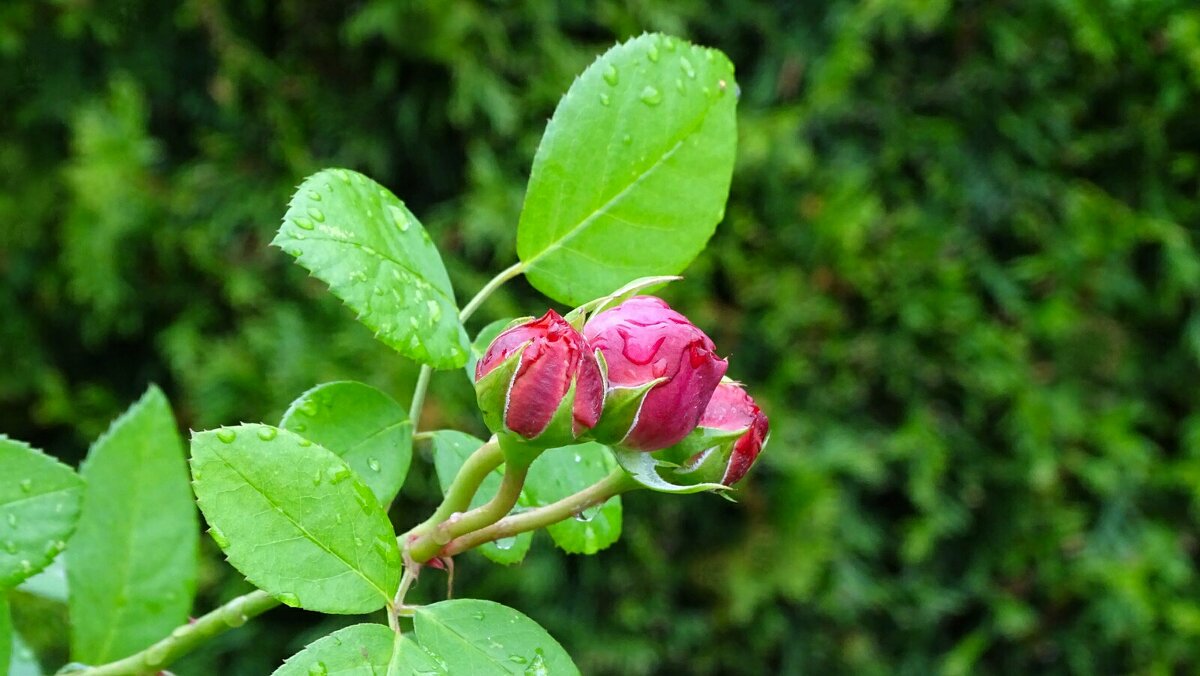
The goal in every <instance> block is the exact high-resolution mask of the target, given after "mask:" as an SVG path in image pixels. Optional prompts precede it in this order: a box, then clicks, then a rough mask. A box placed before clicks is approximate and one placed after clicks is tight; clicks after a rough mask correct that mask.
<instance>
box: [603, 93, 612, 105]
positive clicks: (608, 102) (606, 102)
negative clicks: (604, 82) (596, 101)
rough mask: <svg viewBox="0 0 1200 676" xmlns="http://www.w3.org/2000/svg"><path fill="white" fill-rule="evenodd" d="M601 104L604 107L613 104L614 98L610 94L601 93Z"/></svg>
mask: <svg viewBox="0 0 1200 676" xmlns="http://www.w3.org/2000/svg"><path fill="white" fill-rule="evenodd" d="M600 104H601V105H604V106H607V105H611V104H612V98H611V97H610V96H609V95H608V92H600Z"/></svg>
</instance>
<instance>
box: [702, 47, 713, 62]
mask: <svg viewBox="0 0 1200 676" xmlns="http://www.w3.org/2000/svg"><path fill="white" fill-rule="evenodd" d="M704 60H705V61H707V62H709V63H712V62H713V53H712V50H711V49H709V50H705V52H704Z"/></svg>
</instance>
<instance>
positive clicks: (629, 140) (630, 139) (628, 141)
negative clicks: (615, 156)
mask: <svg viewBox="0 0 1200 676" xmlns="http://www.w3.org/2000/svg"><path fill="white" fill-rule="evenodd" d="M621 143H624V144H625V145H629V144H631V143H633V137H632V136H630V135H629V134H626V135H624V136H622V137H621Z"/></svg>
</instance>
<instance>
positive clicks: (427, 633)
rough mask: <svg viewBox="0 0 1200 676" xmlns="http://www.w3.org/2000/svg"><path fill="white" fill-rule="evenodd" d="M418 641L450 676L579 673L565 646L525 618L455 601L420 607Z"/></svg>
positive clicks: (488, 606) (484, 603)
mask: <svg viewBox="0 0 1200 676" xmlns="http://www.w3.org/2000/svg"><path fill="white" fill-rule="evenodd" d="M413 624H414V627H415V629H416V634H417V642H418V643H420V644H421V647H422V648H424V649H425V650H426V651H428V652H429V653H431V654H432V655H434V656H436V657H437V658H438V660H439V663H440V664H443V665H444V666H445V668H446V672H447V673H451V674H522V675H526V674H553V675H554V676H559V675H560V674H562V675H566V674H578V673H579V669H577V668H576V667H575V664H574V662H572V661H571V658H570V656H569V655H567V653H566V651H565V650H563V648H562V646H560V645H559V644H558V641H555V640H554V638H553V637H551V636H550V634H548V633H546V630H545V629H542V627H541V626H539V625H538V624H537V623H536V622H534V621H533V620H531V619H529V618H528V617H526V616H525V615H523V614H522V613H520V612H518V611H516V610H513V609H512V608H509V607H507V606H502V605H500V604H499V603H493V602H492V601H481V600H477V599H455V600H452V601H442V602H440V603H434V604H432V605H428V606H424V607H421V608H418V609H417V611H416V616H415V617H414V620H413Z"/></svg>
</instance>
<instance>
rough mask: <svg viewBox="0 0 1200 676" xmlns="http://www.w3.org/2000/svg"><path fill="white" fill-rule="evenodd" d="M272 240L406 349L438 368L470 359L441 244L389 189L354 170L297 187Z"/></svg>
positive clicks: (389, 341)
mask: <svg viewBox="0 0 1200 676" xmlns="http://www.w3.org/2000/svg"><path fill="white" fill-rule="evenodd" d="M272 244H274V245H275V246H278V247H280V248H281V249H283V250H284V251H286V252H287V253H289V254H291V255H292V256H294V257H295V258H296V260H297V262H299V263H300V265H302V266H304V267H305V268H307V269H308V270H309V271H310V272H312V273H313V275H314V276H316V277H317V278H318V279H320V280H321V281H323V282H325V283H326V284H328V285H329V288H330V290H331V291H333V293H334V295H336V296H337V297H338V298H341V299H342V301H344V302H345V303H346V305H348V306H349V307H350V308H351V309H352V310H354V311H355V312H357V313H358V319H359V321H361V322H362V323H363V324H366V325H367V326H368V327H369V328H370V329H372V330H373V331H375V334H376V336H377V337H378V338H379V340H381V341H383V342H384V343H385V344H387V345H389V346H390V347H392V348H393V349H395V350H396V351H398V352H399V353H400V354H403V355H404V356H406V357H409V358H411V359H415V360H417V361H419V362H422V363H424V364H429V365H431V366H434V367H436V368H458V367H460V366H462V365H463V364H465V363H466V362H467V354H468V352H469V349H470V341H468V340H467V333H466V331H465V330H464V329H463V326H462V322H460V321H459V319H458V304H457V302H456V301H455V300H454V290H453V289H452V288H451V286H450V278H449V276H447V274H446V268H445V265H443V263H442V259H441V256H440V255H439V254H438V251H437V247H435V246H434V244H433V242H432V240H430V238H429V233H428V232H426V231H425V228H424V227H422V225H421V224H420V222H418V221H417V219H416V217H414V216H413V215H412V213H410V212H409V211H408V209H407V208H406V207H405V206H404V203H403V202H401V201H400V200H399V199H397V198H396V196H395V195H393V194H392V193H391V192H390V191H388V190H387V188H384V187H383V186H381V185H379V184H378V183H376V182H375V181H372V180H371V179H369V178H367V177H366V176H363V175H362V174H359V173H357V172H354V171H348V170H346V169H326V170H324V171H321V172H318V173H317V174H314V175H313V176H310V177H309V178H308V179H307V180H305V181H304V182H303V183H302V184H300V187H299V188H297V189H296V193H295V195H293V196H292V201H291V204H290V206H289V208H288V211H287V214H286V215H285V216H284V219H283V225H282V226H280V228H279V233H278V234H277V235H276V236H275V239H274V241H273V242H272Z"/></svg>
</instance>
